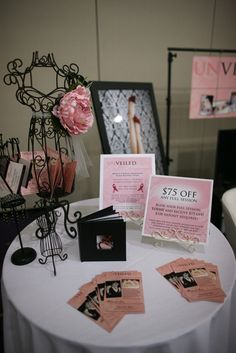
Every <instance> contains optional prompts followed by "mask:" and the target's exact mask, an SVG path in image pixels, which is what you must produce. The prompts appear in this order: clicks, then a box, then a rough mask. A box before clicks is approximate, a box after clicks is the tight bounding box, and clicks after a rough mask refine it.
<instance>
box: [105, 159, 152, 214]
mask: <svg viewBox="0 0 236 353" xmlns="http://www.w3.org/2000/svg"><path fill="white" fill-rule="evenodd" d="M153 174H155V155H154V154H148V153H146V154H112V155H101V159H100V198H99V201H100V204H99V207H100V209H102V208H105V207H108V206H114V209H115V210H116V211H117V212H119V214H121V215H122V216H123V217H124V218H125V219H130V218H143V216H144V209H145V203H146V197H147V189H148V182H149V177H150V176H151V175H153Z"/></svg>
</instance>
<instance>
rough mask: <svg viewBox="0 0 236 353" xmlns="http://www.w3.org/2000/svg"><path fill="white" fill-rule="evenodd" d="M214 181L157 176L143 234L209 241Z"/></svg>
mask: <svg viewBox="0 0 236 353" xmlns="http://www.w3.org/2000/svg"><path fill="white" fill-rule="evenodd" d="M212 186H213V181H212V180H210V179H195V178H181V177H172V176H164V175H153V176H152V177H151V178H150V182H149V189H148V195H147V202H146V208H145V215H144V223H143V230H142V234H143V235H144V236H149V237H153V238H155V239H161V240H167V241H173V240H174V241H182V242H183V241H184V242H191V243H201V244H205V243H207V239H208V234H209V224H210V215H211V199H212Z"/></svg>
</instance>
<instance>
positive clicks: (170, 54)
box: [166, 48, 236, 174]
mask: <svg viewBox="0 0 236 353" xmlns="http://www.w3.org/2000/svg"><path fill="white" fill-rule="evenodd" d="M173 52H207V53H219V54H221V53H226V54H230V53H231V54H236V50H234V49H207V48H205V49H204V48H168V58H167V60H168V88H167V98H166V104H167V110H166V168H167V174H169V164H170V162H171V159H170V156H169V147H170V121H171V69H172V66H171V65H172V62H173V58H176V57H177V54H176V53H173Z"/></svg>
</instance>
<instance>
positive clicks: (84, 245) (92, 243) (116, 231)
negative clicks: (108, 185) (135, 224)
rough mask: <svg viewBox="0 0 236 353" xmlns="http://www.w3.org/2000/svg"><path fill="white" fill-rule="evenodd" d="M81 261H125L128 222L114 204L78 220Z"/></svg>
mask: <svg viewBox="0 0 236 353" xmlns="http://www.w3.org/2000/svg"><path fill="white" fill-rule="evenodd" d="M77 225H78V234H79V251H80V260H81V261H125V260H126V223H125V221H124V220H123V218H122V217H121V216H120V215H119V214H118V213H117V212H116V211H115V210H114V209H113V207H112V206H109V207H107V208H104V209H102V210H99V211H97V212H94V213H91V214H89V215H87V216H85V217H82V218H80V219H79V220H78V221H77Z"/></svg>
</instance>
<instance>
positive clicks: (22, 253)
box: [1, 194, 37, 266]
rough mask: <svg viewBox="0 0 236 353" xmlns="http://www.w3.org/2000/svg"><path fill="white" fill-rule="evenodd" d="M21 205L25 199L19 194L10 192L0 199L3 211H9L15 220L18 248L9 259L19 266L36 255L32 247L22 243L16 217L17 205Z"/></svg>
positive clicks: (30, 260)
mask: <svg viewBox="0 0 236 353" xmlns="http://www.w3.org/2000/svg"><path fill="white" fill-rule="evenodd" d="M23 205H25V199H24V198H23V197H22V196H21V195H16V194H11V195H7V197H4V198H2V199H1V207H2V209H3V211H5V212H10V213H11V214H12V215H13V219H14V222H15V227H16V231H17V235H18V239H19V242H20V249H18V250H16V251H15V252H14V253H13V254H12V256H11V261H12V263H13V264H14V265H19V266H21V265H27V264H28V263H30V262H32V261H33V260H34V259H35V258H36V256H37V253H36V251H35V250H34V249H33V248H30V247H24V246H23V243H22V239H21V234H20V230H19V224H18V217H17V207H19V206H21V207H22V206H23Z"/></svg>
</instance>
